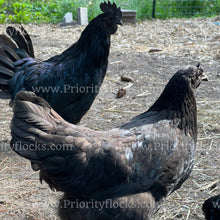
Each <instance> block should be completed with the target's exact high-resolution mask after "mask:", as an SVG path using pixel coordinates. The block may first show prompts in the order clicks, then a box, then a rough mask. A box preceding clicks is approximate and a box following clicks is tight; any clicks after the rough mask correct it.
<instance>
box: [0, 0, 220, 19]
mask: <svg viewBox="0 0 220 220" xmlns="http://www.w3.org/2000/svg"><path fill="white" fill-rule="evenodd" d="M101 2H103V0H90V1H89V0H42V1H38V0H17V1H15V0H11V1H5V0H0V23H57V22H61V20H62V18H63V16H64V15H65V14H66V13H67V12H72V13H73V18H74V19H76V18H77V8H78V7H88V13H89V20H91V19H92V18H94V17H95V16H97V15H98V14H100V13H101V11H100V9H99V4H100V3H101ZM111 2H112V1H111ZM115 2H116V4H117V5H119V6H120V7H121V8H122V9H132V10H136V11H137V19H139V20H143V19H145V18H151V16H152V5H153V0H115ZM155 14H156V18H160V19H166V18H171V17H198V16H215V15H219V14H220V0H157V1H156V12H155Z"/></svg>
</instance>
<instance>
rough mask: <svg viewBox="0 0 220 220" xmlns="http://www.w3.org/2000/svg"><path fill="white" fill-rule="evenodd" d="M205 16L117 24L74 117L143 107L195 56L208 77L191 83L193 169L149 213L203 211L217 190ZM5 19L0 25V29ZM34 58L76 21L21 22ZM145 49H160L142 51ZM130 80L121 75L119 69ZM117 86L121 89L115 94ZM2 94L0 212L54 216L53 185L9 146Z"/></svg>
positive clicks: (94, 123)
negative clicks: (93, 86) (91, 96)
mask: <svg viewBox="0 0 220 220" xmlns="http://www.w3.org/2000/svg"><path fill="white" fill-rule="evenodd" d="M215 21H220V17H216V18H212V19H202V18H200V19H172V20H165V21H160V20H155V21H154V20H152V21H144V22H141V23H138V24H136V26H134V25H124V26H123V27H119V30H118V32H117V34H115V35H114V36H113V37H112V39H111V42H112V45H111V53H110V57H109V67H108V72H107V76H106V78H105V80H104V83H103V85H102V88H101V91H100V94H99V95H98V97H97V98H96V100H95V102H94V104H93V105H92V108H91V109H90V110H89V112H88V113H87V114H86V115H85V117H84V118H83V120H82V121H81V124H83V125H85V126H88V127H90V128H93V129H96V130H107V129H109V128H113V127H115V126H118V125H120V124H122V123H124V122H126V121H128V120H129V119H130V118H131V117H133V116H135V115H137V114H139V113H141V112H143V111H145V110H146V109H147V108H148V107H149V106H150V105H152V103H153V102H154V101H155V100H156V98H157V97H158V96H159V94H160V93H161V91H162V90H163V88H164V86H165V85H166V83H167V82H168V80H169V79H170V77H171V76H172V75H173V74H174V73H175V72H176V71H177V70H179V69H180V68H181V67H183V66H186V65H189V64H192V65H194V64H196V63H197V62H198V61H199V62H201V64H202V66H203V67H204V70H205V72H206V74H207V75H208V77H209V81H208V82H204V83H203V84H202V85H201V86H200V87H199V88H198V91H197V95H196V99H197V108H198V133H199V135H198V147H197V153H196V160H195V166H194V170H193V172H192V175H191V177H190V178H189V179H188V180H187V181H186V182H185V183H184V184H183V186H182V187H181V188H180V189H179V190H178V191H177V192H175V193H173V194H172V195H171V196H169V197H168V198H167V200H166V202H165V203H164V204H163V206H162V208H161V209H160V210H159V211H158V213H157V214H156V215H155V217H154V218H153V219H156V220H159V219H160V220H171V219H179V220H183V219H184V220H187V219H190V220H200V219H204V217H203V214H202V211H201V205H202V203H203V201H204V200H205V199H206V198H208V197H210V196H212V195H215V194H217V193H220V152H219V147H220V119H219V118H220V117H219V115H220V41H219V39H220V26H218V25H216V24H214V23H213V22H215ZM5 28H6V25H0V33H3V32H4V31H5ZM25 29H27V31H28V33H30V35H31V38H32V39H33V43H34V48H35V54H36V57H37V58H40V59H46V58H49V57H51V56H53V55H55V54H58V53H60V52H62V51H63V50H64V49H65V48H67V47H68V46H70V45H71V44H72V43H73V42H75V41H76V40H77V39H78V38H79V36H80V33H81V32H82V30H83V29H84V27H80V26H74V27H65V28H60V27H59V25H25ZM150 49H161V50H162V51H159V52H152V53H149V50H150ZM122 75H123V76H129V77H132V78H133V79H134V82H130V83H129V82H122V81H121V80H120V77H121V76H122ZM119 88H125V89H126V91H127V93H126V95H125V96H124V97H122V98H120V99H117V98H116V93H117V91H118V89H119ZM11 117H12V110H11V109H10V107H9V106H8V100H0V146H1V149H0V185H1V190H0V219H4V220H6V219H9V220H11V219H12V220H17V219H18V220H20V219H23V220H28V219H29V220H52V219H53V220H55V219H58V216H57V214H56V207H57V204H58V199H59V198H60V195H61V193H59V192H52V191H51V190H50V189H49V188H48V186H47V184H46V183H43V184H42V185H41V184H40V183H39V178H38V173H35V172H34V171H33V170H32V169H31V167H30V163H29V161H27V160H25V159H23V158H21V157H19V156H18V155H16V154H15V153H14V152H12V151H11V150H10V147H9V143H10V139H11V136H10V127H9V126H10V120H11Z"/></svg>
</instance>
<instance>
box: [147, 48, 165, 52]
mask: <svg viewBox="0 0 220 220" xmlns="http://www.w3.org/2000/svg"><path fill="white" fill-rule="evenodd" d="M160 51H163V50H162V49H160V48H152V49H150V50H149V51H148V52H149V53H153V52H160Z"/></svg>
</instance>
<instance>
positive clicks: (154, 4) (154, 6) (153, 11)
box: [152, 0, 156, 18]
mask: <svg viewBox="0 0 220 220" xmlns="http://www.w3.org/2000/svg"><path fill="white" fill-rule="evenodd" d="M155 10H156V0H153V9H152V18H155Z"/></svg>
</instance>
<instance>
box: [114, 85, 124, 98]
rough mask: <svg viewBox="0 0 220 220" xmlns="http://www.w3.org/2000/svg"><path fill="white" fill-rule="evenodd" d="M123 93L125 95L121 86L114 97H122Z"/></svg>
mask: <svg viewBox="0 0 220 220" xmlns="http://www.w3.org/2000/svg"><path fill="white" fill-rule="evenodd" d="M125 95H126V90H125V89H123V88H121V89H119V90H118V92H117V95H116V98H118V99H120V98H122V97H123V96H125Z"/></svg>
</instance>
